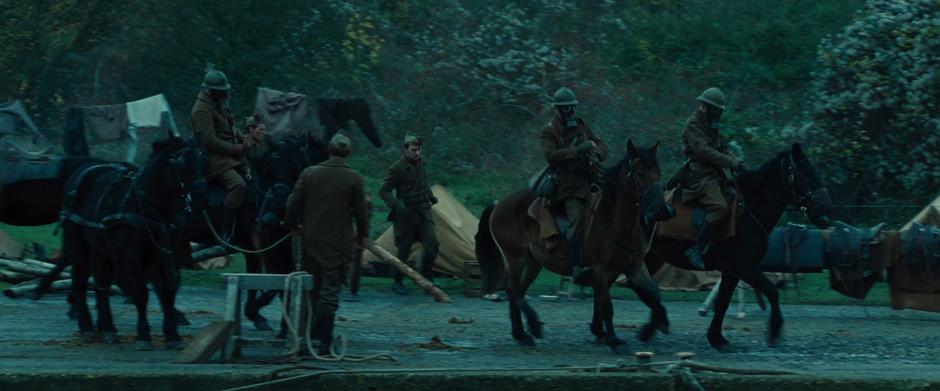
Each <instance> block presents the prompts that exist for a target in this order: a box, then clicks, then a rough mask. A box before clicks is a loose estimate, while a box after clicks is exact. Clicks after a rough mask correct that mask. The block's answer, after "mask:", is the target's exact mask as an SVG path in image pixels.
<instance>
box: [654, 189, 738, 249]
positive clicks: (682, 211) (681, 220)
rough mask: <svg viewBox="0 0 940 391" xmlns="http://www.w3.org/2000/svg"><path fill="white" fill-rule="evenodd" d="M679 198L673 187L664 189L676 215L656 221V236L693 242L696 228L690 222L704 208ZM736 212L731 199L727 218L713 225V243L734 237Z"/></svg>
mask: <svg viewBox="0 0 940 391" xmlns="http://www.w3.org/2000/svg"><path fill="white" fill-rule="evenodd" d="M681 198H682V197H678V196H677V194H676V190H675V189H673V190H667V191H666V203H667V204H671V205H672V207H673V208H676V217H673V218H671V219H669V220H666V221H660V222H658V223H656V236H659V237H663V238H668V239H675V240H686V241H692V242H694V241H696V240H698V229H696V228H695V225H694V224H693V223H692V221H693V217H694V216H695V215H696V214H702V215H704V213H706V212H705V208H703V207H701V206H698V205H697V204H696V203H684V202H682V201H681ZM738 212H739V211H738V203H737V202H734V201H733V200H731V201H729V202H728V218H727V219H725V221H724V222H723V223H721V224H720V225H719V226H717V227H715V232H714V234H712V242H713V243H717V242H721V241H725V240H728V239H730V238H733V237H734V234H735V225H736V224H737V217H738Z"/></svg>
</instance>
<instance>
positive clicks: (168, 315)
mask: <svg viewBox="0 0 940 391" xmlns="http://www.w3.org/2000/svg"><path fill="white" fill-rule="evenodd" d="M147 256H149V257H151V259H149V260H148V262H147V263H146V265H148V266H149V267H148V268H149V269H150V270H151V273H150V275H151V276H152V278H151V279H150V280H151V282H152V283H153V290H154V292H155V293H156V294H157V299H159V300H160V309H161V310H163V340H164V345H165V346H166V348H167V349H180V348H182V347H183V339H182V338H180V334H179V330H178V328H177V324H176V314H175V307H174V305H175V304H176V287H175V286H174V285H175V282H176V281H175V280H176V277H175V276H174V272H175V270H168V269H169V268H171V267H172V266H169V265H172V263H170V264H167V263H164V262H162V260H161V259H159V257H163V256H169V255H164V254H148V255H147Z"/></svg>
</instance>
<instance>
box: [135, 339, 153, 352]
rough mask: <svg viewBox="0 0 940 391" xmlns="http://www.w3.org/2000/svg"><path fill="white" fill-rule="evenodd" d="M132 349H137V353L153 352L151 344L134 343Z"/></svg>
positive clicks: (143, 342) (144, 342)
mask: <svg viewBox="0 0 940 391" xmlns="http://www.w3.org/2000/svg"><path fill="white" fill-rule="evenodd" d="M134 349H137V350H139V351H148V350H153V342H150V341H137V342H136V343H134Z"/></svg>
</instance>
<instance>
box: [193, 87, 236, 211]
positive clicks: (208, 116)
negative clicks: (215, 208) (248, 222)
mask: <svg viewBox="0 0 940 391" xmlns="http://www.w3.org/2000/svg"><path fill="white" fill-rule="evenodd" d="M191 122H192V127H193V133H194V134H195V136H196V137H197V138H198V139H199V143H200V145H202V147H203V148H204V149H205V150H206V155H207V156H206V157H207V159H208V167H207V168H206V180H207V181H210V182H213V181H215V182H218V183H219V184H220V185H222V187H223V188H225V191H226V193H227V194H226V196H225V207H226V208H229V209H238V208H239V207H240V206H241V205H242V203H243V202H244V201H245V191H246V185H245V179H244V177H243V174H247V169H248V165H247V164H246V162H245V156H244V154H242V155H240V156H238V155H236V145H240V144H241V143H242V140H244V137H245V136H244V134H242V132H240V131H239V130H238V129H236V128H235V119H234V117H233V116H232V113H231V112H230V111H229V110H227V109H224V108H222V107H220V106H219V105H218V104H216V103H215V102H213V101H212V99H211V98H210V97H209V95H208V94H207V93H206V92H205V91H203V92H200V93H199V96H198V97H197V98H196V104H194V105H193V110H192V114H191Z"/></svg>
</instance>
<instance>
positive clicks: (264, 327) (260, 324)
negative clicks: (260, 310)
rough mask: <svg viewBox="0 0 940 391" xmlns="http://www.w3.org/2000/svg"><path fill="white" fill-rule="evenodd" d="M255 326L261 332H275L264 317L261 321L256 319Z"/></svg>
mask: <svg viewBox="0 0 940 391" xmlns="http://www.w3.org/2000/svg"><path fill="white" fill-rule="evenodd" d="M252 322H253V323H254V324H255V330H261V331H270V330H274V329H272V328H271V325H270V324H269V323H268V320H267V319H265V318H264V317H262V318H261V319H256V320H254V321H252Z"/></svg>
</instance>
